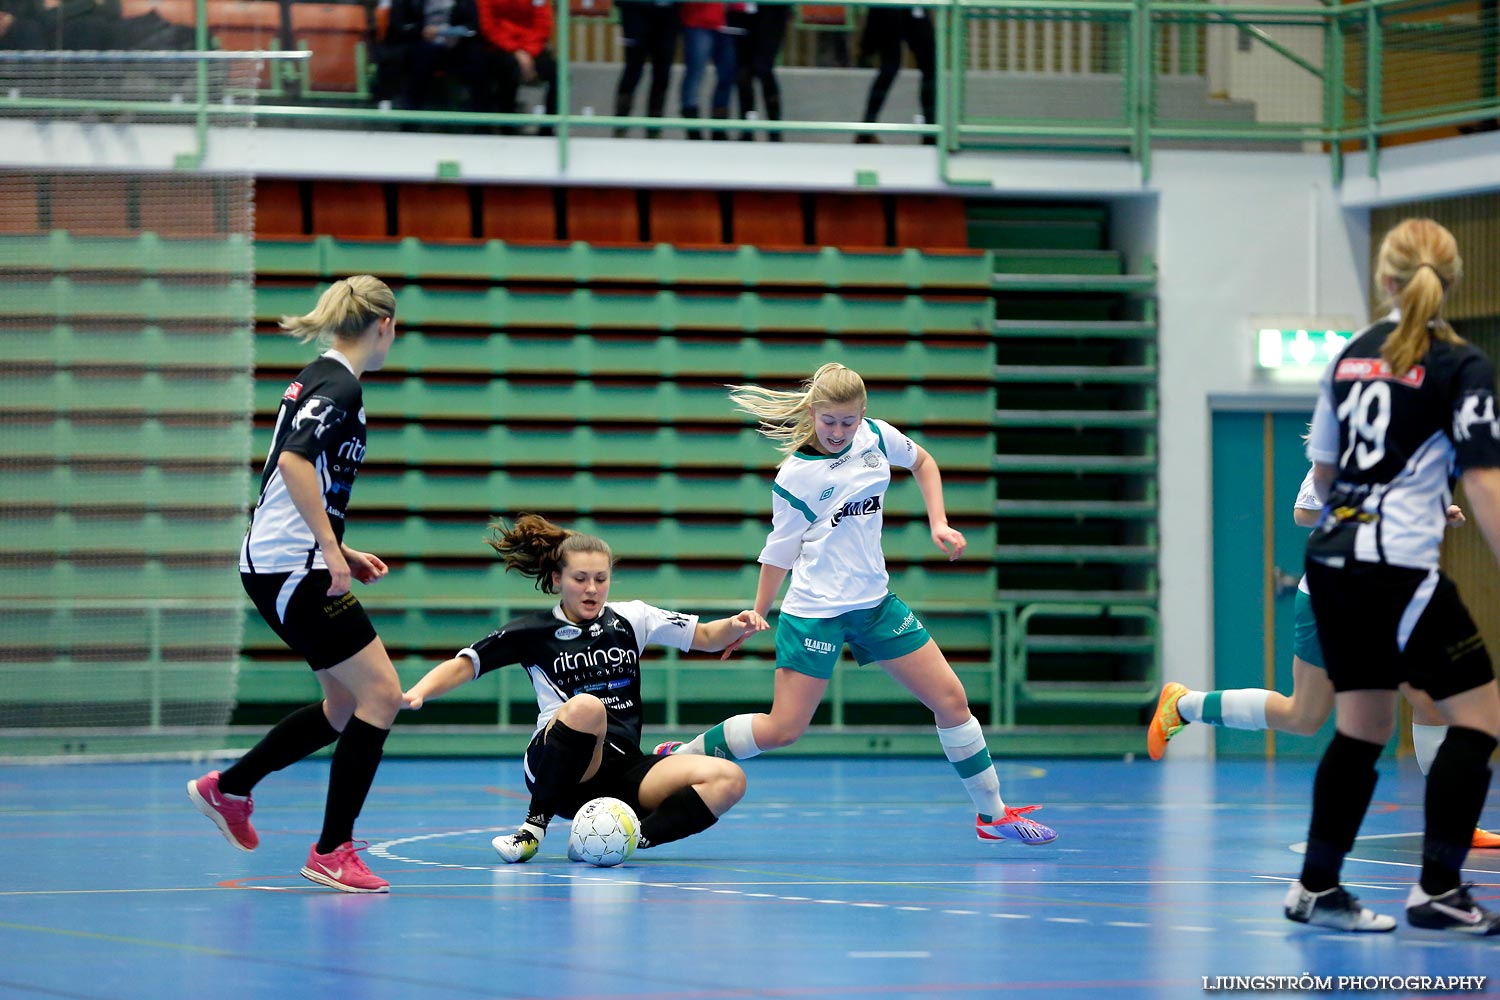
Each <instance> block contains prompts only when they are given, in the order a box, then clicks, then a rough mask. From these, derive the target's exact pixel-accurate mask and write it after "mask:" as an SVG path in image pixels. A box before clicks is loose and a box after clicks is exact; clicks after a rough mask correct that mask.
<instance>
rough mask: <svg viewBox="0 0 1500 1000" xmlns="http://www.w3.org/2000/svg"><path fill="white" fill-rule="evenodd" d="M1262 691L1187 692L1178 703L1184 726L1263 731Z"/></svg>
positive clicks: (1265, 698) (1267, 695) (1265, 696)
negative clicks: (1197, 724)
mask: <svg viewBox="0 0 1500 1000" xmlns="http://www.w3.org/2000/svg"><path fill="white" fill-rule="evenodd" d="M1270 698H1271V692H1270V691H1267V690H1266V689H1265V688H1235V689H1234V690H1232V691H1189V692H1188V693H1187V694H1185V695H1183V696H1182V698H1181V699H1180V700H1179V701H1178V702H1177V714H1178V715H1180V716H1182V721H1183V722H1203V723H1206V724H1208V725H1210V726H1228V727H1229V728H1230V729H1265V728H1266V702H1267V701H1269V700H1270Z"/></svg>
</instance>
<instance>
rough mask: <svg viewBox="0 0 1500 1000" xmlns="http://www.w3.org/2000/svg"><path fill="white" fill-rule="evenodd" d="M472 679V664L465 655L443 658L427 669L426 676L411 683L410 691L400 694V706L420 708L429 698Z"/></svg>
mask: <svg viewBox="0 0 1500 1000" xmlns="http://www.w3.org/2000/svg"><path fill="white" fill-rule="evenodd" d="M473 679H474V664H473V662H471V661H470V660H469V658H468V657H467V656H455V657H453V659H451V660H444V661H443V662H442V663H439V664H438V665H437V666H435V667H433V668H432V669H431V670H429V671H427V674H426V676H425V677H423V678H422V679H421V680H419V681H417V683H415V684H413V685H412V686H411V690H410V691H407V692H405V693H403V694H402V695H401V707H402V708H410V709H418V708H421V707H422V706H423V705H424V704H426V703H427V702H428V701H430V700H431V699H433V698H438V697H441V696H442V695H445V694H447V693H448V692H449V691H452V690H453V689H454V688H456V687H458V686H459V685H461V684H467V683H468V682H469V681H471V680H473Z"/></svg>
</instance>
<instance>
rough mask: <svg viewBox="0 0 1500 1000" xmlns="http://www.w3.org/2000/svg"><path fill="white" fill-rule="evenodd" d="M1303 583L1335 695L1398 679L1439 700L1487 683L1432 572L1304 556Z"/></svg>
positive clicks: (1461, 620) (1470, 623)
mask: <svg viewBox="0 0 1500 1000" xmlns="http://www.w3.org/2000/svg"><path fill="white" fill-rule="evenodd" d="M1307 586H1308V589H1309V590H1311V591H1312V605H1313V615H1314V617H1316V618H1317V620H1318V638H1319V640H1320V641H1321V642H1322V644H1323V659H1324V660H1325V661H1326V664H1327V667H1328V679H1329V680H1330V681H1332V682H1333V689H1334V690H1335V691H1365V690H1395V688H1396V686H1397V685H1398V684H1400V683H1401V682H1402V681H1406V682H1408V683H1410V684H1411V685H1412V687H1415V688H1420V689H1421V690H1423V691H1426V692H1427V693H1428V694H1429V695H1431V696H1432V698H1433V699H1434V700H1437V701H1441V700H1442V699H1444V698H1449V697H1452V696H1453V695H1456V694H1461V693H1463V692H1464V691H1468V690H1471V689H1473V688H1476V687H1479V686H1480V685H1482V684H1485V683H1487V682H1489V681H1491V680H1494V678H1495V672H1494V670H1493V668H1492V667H1491V666H1490V656H1489V652H1488V651H1487V650H1486V649H1485V648H1484V640H1483V639H1482V638H1481V637H1480V635H1479V630H1478V629H1477V628H1476V627H1475V626H1474V619H1473V618H1471V617H1469V610H1468V609H1467V608H1465V607H1464V602H1463V601H1462V600H1461V599H1460V598H1459V596H1458V588H1457V587H1455V586H1454V585H1453V581H1452V580H1450V579H1448V577H1447V576H1445V575H1444V574H1443V573H1442V572H1441V571H1439V570H1436V569H1432V570H1425V569H1406V568H1404V567H1400V566H1387V565H1384V564H1382V563H1362V562H1354V561H1351V562H1349V563H1348V564H1347V565H1345V566H1343V567H1339V568H1334V567H1331V566H1325V565H1323V564H1322V563H1320V562H1316V561H1315V560H1312V559H1309V560H1308V561H1307Z"/></svg>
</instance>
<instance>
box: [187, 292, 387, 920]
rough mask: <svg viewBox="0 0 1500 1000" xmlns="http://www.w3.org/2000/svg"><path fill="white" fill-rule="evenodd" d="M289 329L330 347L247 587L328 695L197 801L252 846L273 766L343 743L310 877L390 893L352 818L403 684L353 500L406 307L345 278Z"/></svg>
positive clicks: (264, 507) (282, 439) (295, 383)
mask: <svg viewBox="0 0 1500 1000" xmlns="http://www.w3.org/2000/svg"><path fill="white" fill-rule="evenodd" d="M281 326H282V329H283V330H285V331H286V332H288V333H290V334H291V335H293V336H296V337H300V338H301V339H302V340H303V341H304V342H306V341H309V340H313V339H317V340H319V341H320V342H321V343H326V344H329V345H330V349H329V350H327V351H325V352H324V353H323V354H322V355H321V356H320V357H319V358H318V359H317V360H316V361H314V362H313V363H312V364H310V365H308V366H307V367H306V368H304V369H302V371H301V372H300V373H299V374H298V375H297V377H296V378H295V379H294V380H292V382H291V384H290V385H288V386H287V388H286V392H285V393H283V394H282V397H281V408H280V410H279V411H278V412H277V414H276V429H275V432H274V434H273V437H272V441H271V452H270V454H269V455H268V456H267V458H266V465H265V472H264V474H263V475H262V477H261V489H260V499H259V500H258V501H257V502H256V505H255V510H254V511H253V512H252V514H251V516H250V527H249V529H248V530H247V531H246V532H245V540H244V544H243V547H242V548H241V549H240V580H241V581H242V582H243V584H244V587H245V591H246V593H248V594H249V595H250V599H251V600H252V601H254V602H255V607H256V609H257V610H258V611H260V614H261V617H263V618H264V619H265V620H266V623H267V624H269V625H270V626H271V628H272V629H274V630H275V632H276V634H277V635H278V636H280V637H281V639H282V641H284V642H285V643H286V644H287V645H288V646H290V647H291V648H292V649H293V650H295V651H296V652H297V653H299V654H301V655H302V656H303V657H304V658H306V660H307V662H308V665H309V666H311V667H312V669H313V671H314V676H315V677H317V679H318V683H319V684H320V685H321V686H322V688H323V700H322V701H321V702H318V703H315V704H312V705H307V706H305V707H303V708H300V709H298V710H297V711H295V712H293V713H292V714H291V715H289V716H287V717H286V718H285V719H282V720H281V722H279V723H277V724H276V726H275V728H273V729H272V730H271V731H270V732H269V733H267V734H266V736H265V737H264V738H263V739H262V740H261V741H260V742H259V743H258V744H256V745H255V747H254V748H252V749H251V750H250V752H249V753H247V754H245V756H244V757H242V758H240V760H238V761H236V762H235V763H234V764H232V765H230V766H229V767H228V768H225V769H224V771H223V773H220V772H218V771H210V772H209V773H208V774H205V775H204V776H203V777H201V778H197V779H194V780H193V781H190V782H188V795H189V796H190V797H191V798H192V800H193V802H194V803H195V804H196V805H197V806H198V808H199V809H200V810H202V812H203V813H204V815H206V816H207V817H208V818H209V819H211V820H213V821H214V824H215V825H217V826H218V827H219V829H220V831H221V832H223V834H224V836H225V837H226V838H228V840H229V842H230V843H232V844H234V845H235V846H236V847H238V848H239V849H240V850H242V851H253V850H255V847H256V845H257V844H258V843H259V842H260V838H259V837H257V836H256V833H255V830H254V828H253V827H251V825H250V813H251V810H252V809H253V803H252V801H251V798H250V790H251V789H252V788H254V787H255V785H256V783H257V782H259V781H260V780H261V779H262V778H264V777H265V776H266V775H268V774H270V773H271V772H272V771H279V770H281V769H282V768H284V767H287V766H288V765H290V764H295V763H296V762H297V761H299V760H301V759H303V758H304V757H306V756H308V755H309V754H311V753H313V752H314V751H317V750H320V749H322V748H323V747H326V746H328V745H329V744H330V743H333V742H335V741H337V743H338V745H337V746H336V747H335V748H334V751H333V761H332V766H331V768H330V771H329V775H328V800H327V806H326V809H325V811H324V815H323V829H322V833H321V834H320V835H319V837H318V841H317V843H315V844H313V845H312V847H311V848H310V849H309V851H308V855H307V864H306V865H305V866H303V868H302V875H303V876H304V877H306V878H308V879H311V880H312V881H314V882H318V883H321V884H323V885H326V886H331V887H332V888H335V889H340V890H343V891H344V892H386V891H387V890H388V889H389V884H388V883H387V882H386V880H385V879H383V878H381V877H379V876H378V875H375V874H374V873H373V872H371V871H370V870H369V869H368V868H367V867H365V864H364V862H363V861H362V860H361V859H360V857H359V854H358V852H359V851H361V850H363V849H364V848H365V847H367V846H368V845H367V844H366V843H365V842H364V841H356V840H355V839H354V821H355V819H356V818H358V816H359V812H360V809H361V808H362V807H363V806H364V801H365V796H366V795H367V794H368V793H369V790H370V785H371V783H372V782H373V781H374V779H375V770H376V768H378V767H379V766H380V756H381V751H382V748H383V747H384V745H385V738H386V735H387V734H388V733H389V732H390V728H391V723H392V722H394V721H395V718H396V713H397V712H398V711H399V710H400V707H401V682H400V679H399V678H398V677H397V676H396V669H395V667H393V666H392V665H391V659H390V656H389V655H388V654H387V653H386V650H385V646H384V645H382V644H381V642H380V638H379V637H378V636H377V635H376V634H375V629H374V628H373V627H372V626H371V624H370V619H369V618H368V617H367V616H366V615H365V611H364V608H362V607H360V604H359V601H358V600H356V599H355V597H354V595H353V594H352V593H350V592H349V585H350V580H351V578H352V579H355V580H358V581H360V582H361V583H374V582H375V581H376V580H379V579H380V578H381V577H382V576H384V575H385V573H386V565H385V563H383V562H381V561H380V559H379V558H377V557H376V556H373V555H371V554H370V553H368V552H360V551H359V550H357V549H353V548H350V547H349V546H347V545H345V544H344V541H343V539H344V515H345V511H346V509H347V508H348V505H349V494H350V491H351V490H352V489H353V487H354V479H355V476H357V475H358V474H359V467H360V463H361V462H362V461H363V460H364V456H365V408H364V403H363V396H362V393H361V390H360V384H359V379H360V376H362V375H363V374H364V373H365V372H370V371H377V370H379V368H380V367H381V365H382V364H384V363H385V357H386V353H387V352H388V351H390V349H391V344H392V342H393V341H394V340H395V337H396V299H395V296H394V295H393V294H392V293H391V290H390V289H389V288H388V287H386V285H385V283H384V282H382V281H380V280H379V279H378V278H374V277H371V276H370V275H368V274H363V275H357V276H355V277H352V278H348V279H346V280H343V281H337V282H334V284H333V285H332V287H330V288H329V289H328V290H327V291H326V292H324V293H323V295H322V297H321V298H319V299H318V305H317V308H315V309H314V310H313V311H312V312H310V313H308V314H307V315H306V316H288V317H285V318H283V320H282V323H281Z"/></svg>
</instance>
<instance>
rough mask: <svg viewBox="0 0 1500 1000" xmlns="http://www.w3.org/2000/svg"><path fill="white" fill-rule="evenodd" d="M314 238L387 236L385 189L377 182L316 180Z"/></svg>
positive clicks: (313, 203)
mask: <svg viewBox="0 0 1500 1000" xmlns="http://www.w3.org/2000/svg"><path fill="white" fill-rule="evenodd" d="M312 224H313V235H315V236H332V237H334V238H335V239H356V240H358V239H370V238H372V237H373V238H376V239H379V238H381V237H384V236H386V235H387V234H388V233H389V231H390V230H389V229H388V228H387V226H386V209H385V186H384V185H383V184H379V183H376V182H374V181H313V185H312Z"/></svg>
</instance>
